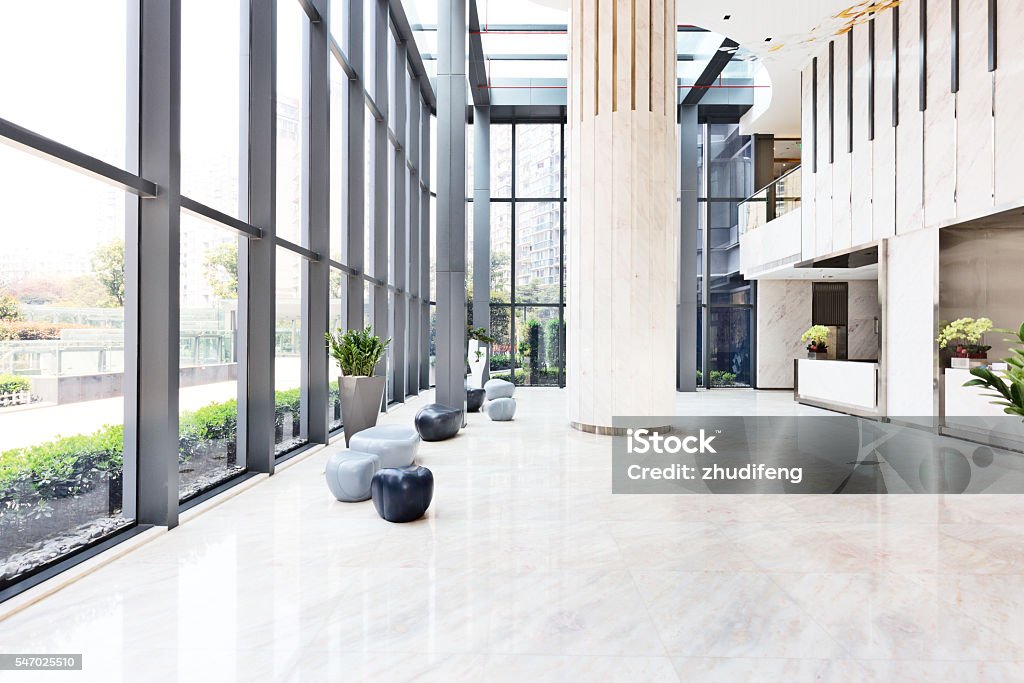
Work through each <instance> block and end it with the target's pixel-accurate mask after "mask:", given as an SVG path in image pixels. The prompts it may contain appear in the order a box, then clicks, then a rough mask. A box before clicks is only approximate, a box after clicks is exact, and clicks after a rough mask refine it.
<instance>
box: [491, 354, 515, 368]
mask: <svg viewBox="0 0 1024 683" xmlns="http://www.w3.org/2000/svg"><path fill="white" fill-rule="evenodd" d="M489 365H490V368H489V369H490V370H492V371H493V370H506V369H508V368H509V367H511V366H512V359H511V358H509V355H508V354H507V353H492V354H491V360H490V363H489Z"/></svg>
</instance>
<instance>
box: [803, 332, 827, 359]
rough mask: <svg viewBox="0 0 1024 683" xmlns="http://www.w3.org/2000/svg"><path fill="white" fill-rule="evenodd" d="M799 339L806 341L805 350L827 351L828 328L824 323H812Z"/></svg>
mask: <svg viewBox="0 0 1024 683" xmlns="http://www.w3.org/2000/svg"><path fill="white" fill-rule="evenodd" d="M800 341H802V342H807V350H808V351H814V352H816V353H825V352H826V351H828V328H827V327H825V326H824V325H812V326H811V327H810V328H809V329H808V330H807V331H806V332H804V333H803V335H801V336H800Z"/></svg>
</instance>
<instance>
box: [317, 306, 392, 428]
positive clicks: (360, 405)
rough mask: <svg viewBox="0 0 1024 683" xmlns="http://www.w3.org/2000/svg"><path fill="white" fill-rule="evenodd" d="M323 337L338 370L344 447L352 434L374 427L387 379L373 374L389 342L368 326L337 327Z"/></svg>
mask: <svg viewBox="0 0 1024 683" xmlns="http://www.w3.org/2000/svg"><path fill="white" fill-rule="evenodd" d="M326 336H327V348H328V349H329V350H330V353H331V357H332V358H334V360H335V361H336V362H337V363H338V367H339V368H340V369H341V376H340V377H338V397H339V400H340V401H341V418H342V421H343V425H344V429H345V445H346V446H347V445H348V443H349V439H351V438H352V435H353V434H356V433H358V432H361V431H362V430H364V429H366V428H368V427H373V426H374V425H375V424H377V415H378V414H379V413H380V407H381V403H382V402H383V400H384V388H385V384H386V382H387V377H385V376H383V375H374V372H375V370H376V367H377V363H378V362H380V359H381V356H383V355H384V351H385V349H387V347H388V344H390V343H391V340H390V339H384V340H382V339H381V338H380V337H378V336H376V335H375V334H373V331H372V329H371V328H370V327H369V326H367V328H366V329H364V330H349V331H347V332H342V331H341V328H338V330H337V332H336V333H334V334H331V333H330V332H328V333H327V335H326Z"/></svg>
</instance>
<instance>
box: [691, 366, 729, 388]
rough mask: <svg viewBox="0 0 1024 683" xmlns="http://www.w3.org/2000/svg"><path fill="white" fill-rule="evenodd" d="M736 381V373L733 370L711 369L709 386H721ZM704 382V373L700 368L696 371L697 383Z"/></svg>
mask: <svg viewBox="0 0 1024 683" xmlns="http://www.w3.org/2000/svg"><path fill="white" fill-rule="evenodd" d="M735 381H736V374H735V373H733V372H726V371H725V370H712V371H711V386H713V387H723V386H729V385H731V384H733V383H734V382H735ZM703 383H704V373H702V372H701V371H700V370H698V371H697V385H698V386H699V385H701V384H703Z"/></svg>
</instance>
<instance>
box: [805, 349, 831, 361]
mask: <svg viewBox="0 0 1024 683" xmlns="http://www.w3.org/2000/svg"><path fill="white" fill-rule="evenodd" d="M807 357H808V358H810V359H811V360H828V351H808V352H807Z"/></svg>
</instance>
